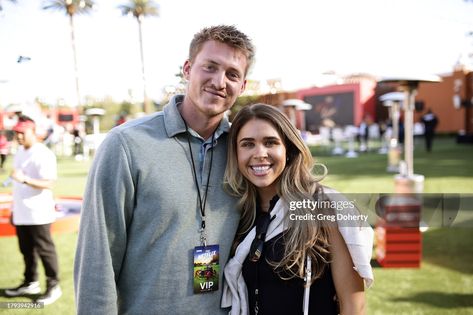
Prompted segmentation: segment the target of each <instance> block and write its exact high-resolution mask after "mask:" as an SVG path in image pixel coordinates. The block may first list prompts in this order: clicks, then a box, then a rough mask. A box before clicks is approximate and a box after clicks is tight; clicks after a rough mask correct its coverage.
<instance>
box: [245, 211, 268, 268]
mask: <svg viewBox="0 0 473 315" xmlns="http://www.w3.org/2000/svg"><path fill="white" fill-rule="evenodd" d="M273 218H274V216H273V217H272V218H271V215H270V214H269V213H268V212H267V213H264V214H263V215H261V216H260V217H259V218H258V222H257V223H256V235H255V239H254V240H253V242H252V243H251V247H250V253H249V254H248V257H249V258H248V259H249V260H250V261H251V262H257V261H258V260H259V259H260V257H261V253H262V252H263V246H264V240H265V238H266V232H267V231H268V227H269V223H270V222H271V221H272V219H273Z"/></svg>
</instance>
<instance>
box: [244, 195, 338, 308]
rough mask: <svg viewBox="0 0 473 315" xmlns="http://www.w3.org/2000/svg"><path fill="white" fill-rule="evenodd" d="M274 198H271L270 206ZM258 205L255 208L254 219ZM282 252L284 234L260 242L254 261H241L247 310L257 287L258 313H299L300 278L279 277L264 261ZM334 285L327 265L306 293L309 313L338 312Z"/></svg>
mask: <svg viewBox="0 0 473 315" xmlns="http://www.w3.org/2000/svg"><path fill="white" fill-rule="evenodd" d="M276 201H277V198H276V199H273V200H271V207H270V210H269V211H271V209H272V208H273V207H274V204H275V203H276ZM259 215H261V209H259V208H257V219H256V220H255V222H257V221H258V217H259ZM283 254H284V234H283V233H281V234H279V235H278V236H276V237H274V238H272V239H271V240H269V241H267V242H265V243H264V247H263V251H262V254H261V257H260V259H259V260H258V261H257V262H251V261H249V259H248V257H247V259H246V260H245V262H244V263H243V269H242V273H243V278H244V279H245V283H246V286H247V287H248V298H249V301H248V302H249V308H250V314H255V304H256V294H255V290H256V289H258V297H257V299H258V315H265V314H270V315H278V314H284V315H287V314H302V312H303V308H302V307H303V305H302V302H303V297H304V280H303V279H300V278H291V279H289V280H283V279H281V277H280V276H279V275H280V274H278V273H277V271H275V270H274V268H273V267H272V266H271V265H269V264H268V262H267V260H269V261H281V259H282V257H283ZM279 272H281V271H279ZM282 275H283V277H284V275H286V276H287V274H284V273H282ZM335 295H336V294H335V286H334V284H333V279H332V274H331V270H330V265H327V266H326V268H325V269H324V273H323V274H322V276H321V278H318V279H317V280H316V281H314V282H313V283H312V286H311V288H310V297H309V314H312V315H313V314H317V315H320V314H338V312H337V303H336V301H335Z"/></svg>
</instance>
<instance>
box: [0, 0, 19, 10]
mask: <svg viewBox="0 0 473 315" xmlns="http://www.w3.org/2000/svg"><path fill="white" fill-rule="evenodd" d="M10 2H11V3H16V0H10ZM2 11H3V6H2V0H0V12H2Z"/></svg>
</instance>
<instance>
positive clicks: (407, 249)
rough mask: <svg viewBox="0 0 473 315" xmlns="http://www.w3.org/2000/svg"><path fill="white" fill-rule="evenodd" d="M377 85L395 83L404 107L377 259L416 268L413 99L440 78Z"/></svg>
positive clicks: (419, 182)
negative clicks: (400, 148) (399, 155)
mask: <svg viewBox="0 0 473 315" xmlns="http://www.w3.org/2000/svg"><path fill="white" fill-rule="evenodd" d="M380 82H383V83H390V82H392V83H397V84H398V86H399V90H400V91H401V92H402V93H403V96H404V97H403V98H402V97H400V96H401V95H399V94H397V95H396V96H397V98H398V99H400V100H403V105H404V108H403V110H404V163H402V164H400V172H399V174H398V175H396V176H395V177H394V183H395V184H394V185H395V194H394V195H392V196H390V197H388V198H386V199H385V200H384V202H383V206H382V207H381V209H380V212H379V213H378V214H379V217H378V220H377V222H376V229H375V234H376V240H377V242H376V259H377V260H378V262H379V264H380V265H381V266H383V267H396V268H399V267H414V268H418V267H420V263H421V260H422V236H421V232H420V229H419V227H420V225H421V212H422V211H421V210H422V196H421V195H420V193H422V191H423V189H424V187H423V185H424V176H422V175H416V174H414V132H413V129H414V108H415V96H416V94H417V87H418V86H419V83H420V82H440V78H439V77H437V76H429V77H415V78H405V77H404V78H389V79H384V80H381V81H380ZM383 96H384V95H383ZM386 98H387V97H386ZM399 102H400V101H399ZM391 105H392V104H391ZM403 165H405V166H404V167H403Z"/></svg>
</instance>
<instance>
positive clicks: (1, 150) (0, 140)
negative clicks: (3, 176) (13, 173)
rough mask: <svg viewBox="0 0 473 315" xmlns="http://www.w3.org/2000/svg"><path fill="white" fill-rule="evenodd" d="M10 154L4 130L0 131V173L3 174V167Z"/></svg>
mask: <svg viewBox="0 0 473 315" xmlns="http://www.w3.org/2000/svg"><path fill="white" fill-rule="evenodd" d="M9 153H10V141H8V138H7V135H6V134H5V130H0V172H5V169H4V166H5V162H6V160H7V157H8V154H9Z"/></svg>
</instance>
